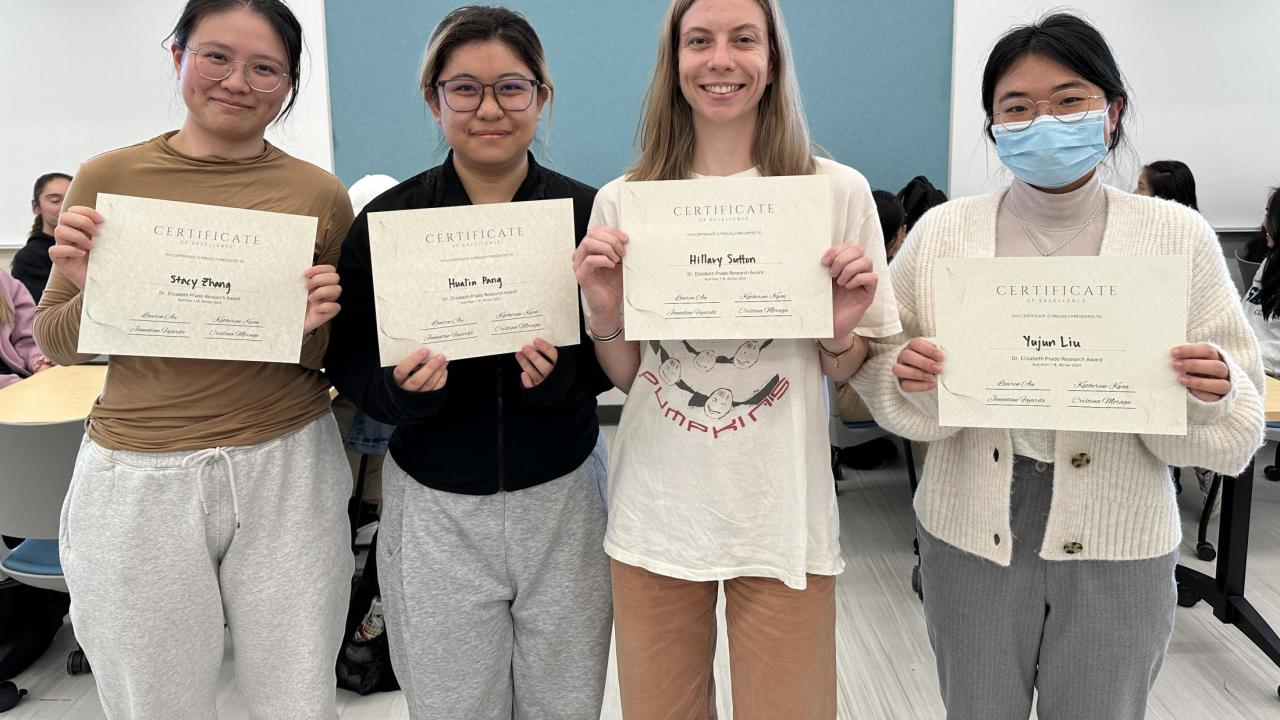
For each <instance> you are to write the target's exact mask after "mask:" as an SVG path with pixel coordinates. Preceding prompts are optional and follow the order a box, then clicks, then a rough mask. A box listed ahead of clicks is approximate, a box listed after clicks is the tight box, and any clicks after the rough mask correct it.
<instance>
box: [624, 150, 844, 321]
mask: <svg viewBox="0 0 1280 720" xmlns="http://www.w3.org/2000/svg"><path fill="white" fill-rule="evenodd" d="M619 216H620V223H621V225H622V228H621V229H622V230H623V231H625V232H626V233H627V234H628V235H629V236H630V238H631V242H630V244H628V245H627V254H626V257H625V258H624V259H623V287H624V295H625V298H624V307H623V313H624V315H625V317H626V322H625V326H626V337H627V339H628V340H679V339H683V338H714V339H718V340H738V339H752V338H762V337H763V338H823V337H831V333H832V332H833V331H832V309H831V276H830V275H829V274H828V272H827V269H826V268H824V267H823V266H822V263H821V262H820V259H821V257H822V253H823V252H825V251H826V250H827V248H829V247H831V220H832V218H831V185H830V180H829V179H828V178H827V177H826V176H824V175H806V176H797V177H769V178H706V179H700V180H673V181H666V182H628V183H624V184H623V185H622V196H621V200H620V204H619Z"/></svg>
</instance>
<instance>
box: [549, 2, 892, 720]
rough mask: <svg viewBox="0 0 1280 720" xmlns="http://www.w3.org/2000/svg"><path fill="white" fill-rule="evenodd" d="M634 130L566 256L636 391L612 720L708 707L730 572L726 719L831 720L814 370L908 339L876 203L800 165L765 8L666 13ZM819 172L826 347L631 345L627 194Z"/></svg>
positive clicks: (833, 553) (837, 369)
mask: <svg viewBox="0 0 1280 720" xmlns="http://www.w3.org/2000/svg"><path fill="white" fill-rule="evenodd" d="M641 137H642V146H641V152H640V157H639V158H638V159H637V161H636V163H635V165H634V166H633V167H632V168H631V169H630V170H629V171H628V172H627V173H626V175H624V176H623V177H621V178H618V179H616V180H614V181H613V182H611V183H609V184H608V185H606V186H605V187H604V188H603V189H602V190H601V191H600V193H599V194H598V195H597V196H596V201H595V206H594V210H593V213H592V219H591V226H592V228H591V230H590V231H589V232H588V233H587V236H586V238H585V239H584V240H583V242H582V244H581V246H580V247H579V248H578V250H577V251H576V252H575V253H574V268H575V271H576V273H577V278H578V282H579V283H580V284H581V287H582V293H583V297H584V298H585V299H586V302H587V305H588V308H589V311H590V320H589V328H590V333H591V334H592V336H593V339H594V340H595V346H596V353H597V356H598V357H599V359H600V363H601V365H602V367H603V368H604V369H605V371H606V372H607V373H608V375H609V377H610V379H612V380H613V382H614V384H615V385H617V386H618V387H619V388H621V389H622V390H624V391H626V392H627V402H626V405H625V406H624V409H623V413H622V420H621V423H620V425H619V428H618V434H617V437H616V440H615V443H614V447H613V450H612V452H611V455H612V463H611V467H610V477H611V489H610V498H609V500H610V515H609V528H608V532H607V535H606V538H605V550H606V552H607V553H608V554H609V556H610V557H611V558H612V568H613V597H614V610H615V622H616V635H617V650H618V668H619V681H620V686H621V694H622V706H623V712H624V714H626V715H627V716H629V717H630V716H632V715H634V716H636V717H656V716H662V717H668V716H670V717H695V716H697V717H701V716H705V715H706V714H707V712H708V708H709V707H712V706H713V704H714V683H713V682H712V680H711V668H712V655H713V652H714V646H715V637H716V627H715V623H716V621H715V605H716V598H717V592H718V589H719V583H720V582H721V581H723V583H724V591H725V596H726V608H725V609H726V614H727V618H728V628H727V631H728V635H729V649H730V656H731V659H732V666H733V676H734V677H733V695H734V697H733V701H734V707H735V713H738V714H740V715H741V716H743V717H805V718H834V717H835V712H836V710H835V708H836V701H835V667H836V666H835V643H834V628H835V583H834V578H833V576H834V575H836V574H837V573H839V572H840V571H841V570H842V569H843V567H844V566H843V562H842V561H841V558H840V549H839V539H838V536H839V526H838V517H837V510H836V502H835V493H834V490H833V486H832V482H831V475H830V466H829V455H828V452H829V451H828V441H827V430H826V417H827V413H826V409H825V401H824V397H823V384H824V382H825V381H824V380H823V376H824V375H825V376H827V377H829V378H832V379H835V380H843V379H845V378H847V377H849V376H850V375H851V374H852V373H853V372H854V370H856V369H857V368H858V366H859V365H861V364H862V360H863V358H864V357H866V354H867V347H868V341H867V339H866V338H871V337H883V336H887V335H892V334H894V333H897V332H899V331H900V327H901V326H900V325H899V322H898V313H897V309H896V306H895V305H894V301H893V292H892V290H891V288H889V287H888V283H887V280H886V278H887V274H886V272H885V269H886V266H885V257H884V242H883V239H882V238H881V234H880V225H879V221H878V219H877V215H876V207H875V202H874V200H873V199H872V196H871V190H870V187H869V186H868V185H867V182H866V180H865V179H864V178H863V177H862V175H860V174H859V173H858V172H857V171H855V170H853V169H852V168H849V167H846V166H843V165H840V164H838V163H835V162H833V161H830V160H826V159H822V158H815V157H814V156H813V154H812V152H811V147H812V146H811V144H810V140H809V135H808V131H807V129H806V125H805V120H804V114H803V112H802V109H801V107H800V100H799V95H798V91H797V86H796V80H795V75H794V71H793V65H792V59H791V53H790V47H789V45H788V39H787V33H786V29H785V26H784V25H783V21H782V15H781V13H780V11H779V9H778V7H777V4H776V2H774V1H773V0H674V1H673V2H672V4H671V7H670V9H669V10H668V12H667V17H666V20H665V21H664V24H663V30H662V34H661V38H660V44H659V48H658V60H657V66H656V68H655V70H654V75H653V80H652V83H651V85H650V88H649V93H648V98H647V102H646V108H645V115H644V120H643V123H642V130H641ZM813 174H822V175H826V176H828V177H829V178H830V184H831V192H832V207H833V217H832V228H833V230H832V237H831V238H830V239H829V242H830V245H831V247H830V248H829V249H828V250H827V251H826V252H825V253H823V254H822V255H821V256H819V257H814V258H813V262H814V263H815V264H817V263H821V265H822V266H824V267H825V268H827V269H828V270H829V271H830V275H831V282H832V286H833V287H832V289H833V295H834V303H833V308H832V312H833V319H834V327H835V332H834V334H833V336H832V337H824V338H818V339H817V342H816V344H815V342H814V340H794V339H792V340H785V339H769V338H759V339H752V340H732V341H716V340H701V339H686V340H679V341H661V342H658V341H653V342H646V343H638V342H627V341H625V340H623V339H622V336H623V325H624V318H623V317H622V312H621V310H622V283H623V278H622V258H623V256H624V255H625V254H626V247H627V243H628V242H629V238H628V236H627V234H626V233H625V232H624V229H625V224H626V223H625V221H620V219H619V215H618V198H619V193H620V188H621V185H622V183H624V182H627V181H633V180H635V181H652V180H681V179H692V178H702V177H753V176H778V175H813ZM620 226H621V227H620ZM877 284H878V288H877Z"/></svg>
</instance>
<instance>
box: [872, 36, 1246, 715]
mask: <svg viewBox="0 0 1280 720" xmlns="http://www.w3.org/2000/svg"><path fill="white" fill-rule="evenodd" d="M982 87H983V89H982V92H983V95H982V98H981V99H982V103H983V106H984V108H985V109H986V111H987V128H988V132H989V134H990V135H991V136H992V138H993V139H994V141H995V145H996V150H997V153H998V154H999V156H1000V157H1001V158H1002V160H1003V161H1004V163H1005V165H1006V166H1007V167H1008V169H1009V170H1010V171H1012V172H1013V174H1014V175H1015V176H1016V179H1015V180H1014V181H1013V183H1012V185H1011V186H1010V187H1008V188H1002V189H1000V190H998V191H995V192H993V193H990V194H987V195H982V196H978V197H971V198H964V199H960V200H954V201H952V202H950V203H947V204H945V205H942V206H940V207H938V208H935V209H934V210H932V211H931V212H930V213H929V214H927V215H925V216H924V218H922V219H921V221H920V223H919V224H918V225H917V226H916V227H915V228H914V229H913V230H912V231H911V234H910V236H909V237H908V238H907V242H906V245H905V246H904V247H903V249H902V251H901V252H899V254H898V255H897V257H896V258H895V260H894V263H893V271H892V276H893V286H894V289H895V290H896V291H897V299H898V306H899V308H900V309H901V312H902V323H903V325H904V326H905V332H904V334H903V335H900V336H897V337H894V338H887V339H884V340H881V341H876V342H873V343H872V347H871V357H870V359H869V360H868V361H867V363H866V364H865V365H864V366H863V367H862V369H861V370H860V371H859V372H858V374H857V375H856V376H855V377H854V378H853V385H854V387H855V388H856V389H857V391H858V393H859V394H861V395H862V397H863V398H865V399H866V401H867V403H868V404H869V405H870V406H871V408H872V410H873V411H874V412H875V415H876V419H877V420H878V421H879V422H880V423H881V424H882V425H884V426H885V427H886V428H887V429H889V430H891V431H892V432H895V433H898V434H900V435H903V436H905V437H909V438H912V439H916V440H922V441H926V442H929V444H930V445H929V458H928V461H927V463H926V465H925V469H924V478H923V481H922V482H921V485H920V488H919V490H918V491H917V493H916V500H915V506H916V512H917V518H918V522H919V526H918V534H919V538H920V557H921V572H922V581H923V587H924V603H925V619H926V621H927V623H928V626H929V637H930V639H931V641H932V643H933V648H934V652H935V654H936V656H937V667H938V677H939V681H940V684H941V687H942V694H943V700H944V702H945V704H946V707H947V717H948V718H951V719H952V720H970V719H977V718H981V719H982V720H988V719H995V718H999V719H1001V720H1018V719H1020V718H1026V717H1028V716H1029V715H1030V713H1031V704H1032V698H1033V695H1034V694H1035V693H1037V692H1038V695H1039V705H1038V709H1039V714H1040V716H1041V717H1055V718H1103V717H1105V718H1116V719H1117V720H1118V719H1120V718H1127V719H1136V718H1141V717H1143V716H1144V714H1145V712H1146V704H1147V694H1148V690H1149V689H1150V687H1151V685H1152V683H1153V682H1154V681H1155V678H1156V674H1157V672H1158V671H1159V669H1160V665H1161V662H1162V660H1163V658H1164V654H1165V650H1166V647H1167V645H1168V642H1169V637H1170V634H1171V633H1172V631H1173V622H1174V609H1175V606H1176V592H1175V583H1174V566H1175V565H1176V562H1177V557H1178V550H1177V548H1178V543H1179V539H1180V537H1181V522H1180V519H1179V515H1178V508H1177V503H1176V502H1175V498H1174V490H1173V485H1172V483H1170V482H1169V469H1168V468H1169V466H1171V465H1172V466H1187V465H1198V466H1203V467H1207V468H1210V469H1212V470H1214V471H1217V472H1221V473H1235V472H1238V471H1240V469H1241V468H1243V467H1244V466H1245V464H1246V463H1247V462H1248V461H1249V458H1250V456H1251V455H1252V454H1253V452H1254V450H1255V449H1256V448H1257V447H1258V445H1259V444H1260V442H1261V439H1262V418H1263V408H1262V401H1261V397H1262V391H1261V387H1262V369H1261V366H1260V363H1259V354H1258V345H1257V343H1256V342H1255V341H1254V339H1253V336H1252V334H1251V333H1250V332H1249V328H1248V325H1247V324H1246V322H1245V318H1244V316H1243V314H1242V313H1241V312H1240V309H1239V300H1238V297H1237V295H1236V292H1235V290H1234V288H1233V286H1232V282H1231V280H1230V278H1229V277H1228V275H1227V270H1226V267H1225V265H1224V263H1223V259H1222V251H1221V250H1220V248H1219V246H1218V242H1217V238H1216V237H1215V235H1214V233H1213V230H1212V229H1211V228H1210V227H1209V225H1208V224H1207V223H1206V222H1205V221H1204V219H1202V218H1201V216H1200V215H1199V214H1198V213H1196V212H1195V211H1193V210H1191V209H1189V208H1185V207H1182V206H1179V205H1175V204H1173V203H1166V202H1162V201H1159V200H1155V199H1151V198H1145V197H1139V196H1136V195H1130V194H1129V193H1127V192H1123V191H1120V190H1116V189H1114V188H1110V187H1105V186H1103V185H1102V184H1101V182H1100V181H1099V179H1098V176H1097V171H1096V166H1097V164H1098V162H1099V161H1100V160H1101V159H1102V158H1103V157H1104V156H1106V155H1107V154H1108V152H1110V151H1111V150H1112V149H1114V148H1115V147H1116V146H1117V145H1118V144H1119V143H1120V141H1121V139H1122V137H1123V134H1124V122H1123V121H1124V118H1125V115H1126V112H1127V110H1128V105H1129V102H1128V101H1129V94H1128V91H1127V90H1126V88H1125V86H1124V83H1123V80H1122V76H1121V74H1120V70H1119V68H1118V67H1117V65H1116V61H1115V58H1114V57H1113V55H1112V52H1111V49H1110V48H1109V47H1108V46H1107V43H1106V41H1105V40H1104V39H1103V37H1102V35H1101V34H1099V32H1098V31H1097V30H1096V29H1094V28H1093V27H1092V26H1090V25H1089V24H1088V23H1087V22H1085V21H1084V20H1081V19H1080V18H1078V17H1075V16H1072V15H1067V14H1058V15H1052V16H1049V17H1047V18H1045V19H1044V20H1042V21H1040V22H1038V23H1035V24H1033V25H1028V26H1023V27H1018V28H1015V29H1013V30H1011V31H1009V32H1008V33H1006V34H1005V35H1004V36H1003V37H1002V38H1000V40H999V42H997V43H996V45H995V48H994V49H993V50H992V52H991V55H990V58H989V59H988V61H987V65H986V70H985V73H984V75H983V84H982ZM993 231H994V233H993ZM993 235H994V236H993ZM1140 255H1181V256H1185V257H1186V260H1187V270H1186V272H1187V278H1188V279H1187V282H1188V286H1187V287H1188V292H1187V298H1186V302H1187V306H1186V312H1187V327H1186V340H1187V343H1188V344H1182V345H1177V346H1175V347H1171V348H1170V349H1169V352H1170V356H1169V360H1168V362H1169V363H1170V365H1171V366H1172V367H1171V372H1170V373H1169V382H1173V379H1174V378H1175V377H1176V378H1177V382H1179V383H1181V384H1182V385H1183V386H1185V387H1186V393H1185V397H1186V412H1187V432H1186V434H1185V435H1153V434H1126V433H1110V434H1108V433H1092V432H1066V431H1051V430H1019V429H1015V430H1010V429H991V428H977V427H969V428H960V427H944V426H941V425H940V423H939V421H938V417H939V415H938V397H937V392H938V391H937V388H938V386H939V384H944V385H945V383H946V380H947V375H946V372H947V363H948V360H947V359H946V348H939V347H938V346H936V345H935V344H934V343H933V342H931V340H930V338H931V337H932V336H934V335H935V334H936V332H937V330H938V326H937V322H936V316H937V313H938V311H939V307H938V304H937V303H936V302H935V298H934V295H933V287H934V280H935V275H936V274H937V273H935V267H936V265H937V263H938V262H940V261H941V260H942V259H944V258H951V257H991V256H995V257H1002V256H1026V257H1033V258H1039V257H1042V256H1043V257H1068V256H1140ZM1135 300H1136V301H1138V302H1140V303H1141V302H1151V298H1136V299H1135ZM1175 301H1176V300H1175ZM1159 302H1163V301H1157V304H1159Z"/></svg>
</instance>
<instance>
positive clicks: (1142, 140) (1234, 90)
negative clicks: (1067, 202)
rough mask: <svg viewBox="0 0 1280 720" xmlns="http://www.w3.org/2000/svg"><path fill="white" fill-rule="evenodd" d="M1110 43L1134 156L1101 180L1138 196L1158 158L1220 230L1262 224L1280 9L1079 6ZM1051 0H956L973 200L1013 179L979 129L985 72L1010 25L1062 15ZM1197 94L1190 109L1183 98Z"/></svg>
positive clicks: (955, 105)
mask: <svg viewBox="0 0 1280 720" xmlns="http://www.w3.org/2000/svg"><path fill="white" fill-rule="evenodd" d="M1071 6H1072V8H1073V9H1075V10H1077V11H1078V14H1082V15H1083V16H1084V17H1085V18H1086V19H1088V20H1089V21H1090V22H1092V23H1093V24H1094V26H1095V27H1097V28H1098V29H1099V30H1101V31H1102V33H1103V35H1104V36H1106V38H1107V41H1108V42H1109V43H1110V45H1111V48H1112V51H1113V52H1115V54H1116V61H1117V62H1118V63H1119V65H1120V70H1121V72H1123V73H1124V74H1125V76H1126V78H1127V80H1128V85H1129V88H1130V91H1131V93H1132V96H1133V110H1134V111H1135V112H1131V113H1130V114H1129V115H1128V116H1127V117H1126V119H1125V124H1126V130H1125V132H1126V133H1127V134H1128V135H1129V142H1130V147H1131V148H1132V150H1133V152H1130V153H1113V157H1112V159H1111V160H1108V161H1106V166H1105V167H1104V170H1103V175H1102V177H1103V179H1104V180H1105V181H1106V182H1108V183H1110V184H1112V185H1116V186H1118V187H1121V188H1124V189H1127V190H1132V189H1133V188H1134V187H1135V186H1136V185H1137V177H1138V170H1139V169H1140V168H1141V167H1142V165H1143V164H1145V163H1148V162H1152V161H1154V160H1181V161H1183V162H1185V163H1186V164H1187V165H1188V166H1189V167H1190V168H1191V171H1192V172H1193V173H1194V174H1195V177H1196V191H1197V195H1198V197H1199V201H1200V210H1201V212H1203V213H1204V215H1205V217H1206V218H1208V220H1209V222H1210V223H1211V224H1212V225H1213V226H1214V227H1215V228H1217V229H1218V230H1219V231H1220V232H1221V231H1240V230H1246V229H1247V230H1253V229H1257V227H1258V226H1259V224H1261V222H1262V214H1263V206H1264V204H1265V202H1266V198H1267V194H1268V192H1269V191H1270V188H1272V187H1274V186H1276V185H1280V75H1278V74H1277V72H1278V71H1280V50H1278V46H1277V44H1276V40H1275V37H1276V29H1277V28H1280V2H1273V1H1272V0H1229V1H1228V2H1204V1H1203V0H1124V1H1123V2H1118V1H1117V0H1075V1H1074V2H1072V3H1071ZM1063 7H1064V6H1063V5H1055V4H1052V3H1050V2H1046V1H1045V0H1001V2H990V0H956V5H955V37H954V40H955V42H954V45H953V51H952V52H953V64H952V83H951V142H950V171H949V172H950V190H951V194H952V196H957V197H958V196H964V195H974V194H977V193H982V192H986V191H988V190H992V189H995V188H997V187H999V186H1001V185H1003V184H1005V183H1008V182H1009V180H1010V179H1011V178H1012V176H1011V175H1010V174H1009V173H1008V171H1006V170H1004V168H1003V167H1002V166H1001V164H1000V161H999V159H998V158H997V157H996V155H995V150H994V147H992V145H991V143H990V142H988V141H987V138H986V135H985V134H984V133H983V122H984V120H985V117H984V115H983V110H982V95H981V90H982V69H983V66H984V65H985V63H986V60H987V55H988V54H989V53H990V52H991V48H992V46H994V45H995V42H996V39H997V38H999V36H1000V35H1001V34H1002V33H1003V32H1004V31H1005V30H1007V29H1009V28H1010V27H1012V26H1014V25H1018V24H1024V23H1026V22H1030V21H1033V20H1035V19H1037V18H1039V17H1041V16H1042V15H1045V14H1048V13H1050V12H1052V11H1054V10H1058V9H1061V8H1063ZM1188 99H1190V102H1188Z"/></svg>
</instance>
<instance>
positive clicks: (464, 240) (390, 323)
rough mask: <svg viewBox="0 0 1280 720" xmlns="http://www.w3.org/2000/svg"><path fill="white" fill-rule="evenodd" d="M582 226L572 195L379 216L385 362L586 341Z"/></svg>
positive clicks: (375, 255)
mask: <svg viewBox="0 0 1280 720" xmlns="http://www.w3.org/2000/svg"><path fill="white" fill-rule="evenodd" d="M575 232H576V231H575V229H574V224H573V201H572V200H568V199H562V200H535V201H530V202H519V203H498V204H489V205H466V206H459V207H443V208H430V209H423V210H395V211H391V212H379V213H370V214H369V249H370V252H371V260H372V262H373V285H374V299H375V305H376V308H377V316H378V352H379V355H380V357H381V362H382V365H383V366H384V367H385V366H388V365H395V364H397V363H399V362H400V361H401V360H403V359H404V358H405V357H406V356H408V355H409V354H410V353H412V352H413V351H415V350H417V349H418V348H421V347H423V346H426V347H428V348H430V349H431V350H432V351H439V352H441V353H443V354H444V356H445V357H447V358H449V359H451V360H461V359H463V358H471V357H480V356H484V355H498V354H502V353H512V352H516V351H518V350H520V348H522V347H524V346H525V345H528V344H529V343H531V342H533V339H534V338H539V337H540V338H542V339H543V340H546V341H547V342H549V343H551V344H552V345H558V346H566V345H577V344H578V342H579V340H580V332H581V325H580V323H579V320H578V284H577V281H576V280H575V278H574V275H573V248H574V245H575V237H574V235H575Z"/></svg>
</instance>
